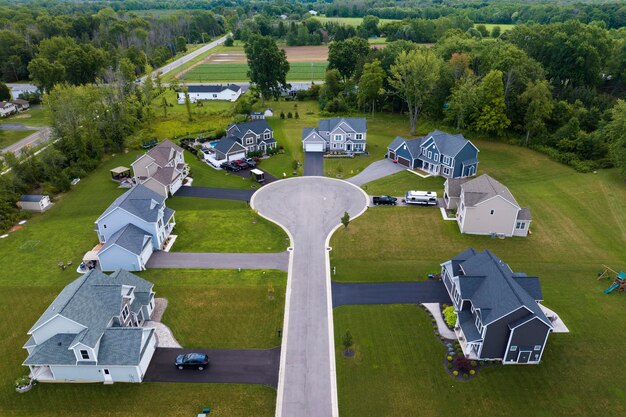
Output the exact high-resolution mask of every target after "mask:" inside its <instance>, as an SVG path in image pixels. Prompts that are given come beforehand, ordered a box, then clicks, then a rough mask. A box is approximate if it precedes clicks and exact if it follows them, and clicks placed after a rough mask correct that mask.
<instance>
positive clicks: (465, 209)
mask: <svg viewBox="0 0 626 417" xmlns="http://www.w3.org/2000/svg"><path fill="white" fill-rule="evenodd" d="M443 198H444V201H445V204H446V208H447V209H449V210H454V209H457V213H456V221H457V223H458V225H459V229H460V230H461V233H467V234H473V235H492V234H495V235H501V236H527V235H528V229H529V228H530V222H531V216H530V210H529V209H528V208H522V207H520V205H519V204H518V203H517V200H515V197H513V194H511V192H510V191H509V189H508V188H507V187H506V186H504V185H503V184H502V183H500V182H498V181H496V180H495V179H493V178H492V177H490V176H489V175H487V174H483V175H481V176H479V177H477V178H474V179H468V178H448V179H447V180H446V182H445V183H444V195H443Z"/></svg>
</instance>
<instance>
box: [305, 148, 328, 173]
mask: <svg viewBox="0 0 626 417" xmlns="http://www.w3.org/2000/svg"><path fill="white" fill-rule="evenodd" d="M304 175H305V176H307V177H323V176H324V153H323V152H305V153H304Z"/></svg>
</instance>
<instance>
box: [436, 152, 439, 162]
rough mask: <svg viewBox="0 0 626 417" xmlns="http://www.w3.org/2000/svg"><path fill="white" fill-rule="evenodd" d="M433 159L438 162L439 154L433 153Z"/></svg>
mask: <svg viewBox="0 0 626 417" xmlns="http://www.w3.org/2000/svg"><path fill="white" fill-rule="evenodd" d="M435 161H437V162H439V154H438V153H436V154H435Z"/></svg>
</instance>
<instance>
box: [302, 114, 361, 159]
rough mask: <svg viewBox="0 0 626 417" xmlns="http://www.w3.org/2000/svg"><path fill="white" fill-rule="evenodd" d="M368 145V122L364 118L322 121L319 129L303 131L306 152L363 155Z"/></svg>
mask: <svg viewBox="0 0 626 417" xmlns="http://www.w3.org/2000/svg"><path fill="white" fill-rule="evenodd" d="M366 144H367V120H366V119H365V118H364V117H335V118H332V119H322V120H320V121H319V122H318V125H317V127H312V128H304V129H302V146H303V148H304V151H305V152H349V153H363V152H365V147H366Z"/></svg>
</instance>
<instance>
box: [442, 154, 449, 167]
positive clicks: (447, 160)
mask: <svg viewBox="0 0 626 417" xmlns="http://www.w3.org/2000/svg"><path fill="white" fill-rule="evenodd" d="M441 160H442V162H443V163H444V164H446V165H450V157H449V156H445V155H443V156H442V157H441Z"/></svg>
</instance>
